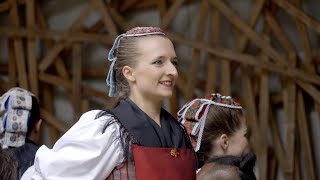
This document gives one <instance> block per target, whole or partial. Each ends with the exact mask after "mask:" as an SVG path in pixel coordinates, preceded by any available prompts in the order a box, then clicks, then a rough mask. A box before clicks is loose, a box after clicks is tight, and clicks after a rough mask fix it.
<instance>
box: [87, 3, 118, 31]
mask: <svg viewBox="0 0 320 180" xmlns="http://www.w3.org/2000/svg"><path fill="white" fill-rule="evenodd" d="M92 3H94V4H95V7H96V8H98V9H99V10H100V12H101V14H102V19H103V21H104V25H105V27H106V29H107V31H108V32H109V34H111V35H112V36H113V37H116V36H117V35H118V34H119V33H118V30H117V28H116V25H115V24H114V22H113V20H112V18H111V16H110V13H109V7H108V5H107V4H105V3H104V1H103V0H93V1H92Z"/></svg>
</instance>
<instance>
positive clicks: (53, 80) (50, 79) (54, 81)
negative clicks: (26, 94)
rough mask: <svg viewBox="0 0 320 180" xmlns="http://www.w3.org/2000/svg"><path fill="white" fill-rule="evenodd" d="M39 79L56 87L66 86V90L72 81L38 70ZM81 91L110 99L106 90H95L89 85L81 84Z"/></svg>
mask: <svg viewBox="0 0 320 180" xmlns="http://www.w3.org/2000/svg"><path fill="white" fill-rule="evenodd" d="M39 80H40V81H41V82H44V83H47V84H51V85H54V86H57V87H63V88H66V89H67V90H71V89H72V82H71V81H70V80H67V79H63V78H61V77H59V76H55V75H51V74H48V73H44V72H40V73H39ZM81 92H82V93H83V94H84V95H88V96H94V97H99V98H101V99H104V100H109V99H110V97H108V96H107V93H106V92H101V91H98V90H95V89H93V88H91V87H87V86H84V85H81Z"/></svg>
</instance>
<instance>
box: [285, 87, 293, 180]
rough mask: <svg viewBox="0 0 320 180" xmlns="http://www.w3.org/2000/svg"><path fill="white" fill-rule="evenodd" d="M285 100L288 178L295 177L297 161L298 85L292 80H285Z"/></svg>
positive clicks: (286, 172)
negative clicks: (296, 109) (295, 163)
mask: <svg viewBox="0 0 320 180" xmlns="http://www.w3.org/2000/svg"><path fill="white" fill-rule="evenodd" d="M283 86H284V88H283V102H284V111H285V114H286V122H287V124H286V128H287V131H286V147H287V148H286V160H287V161H288V166H287V169H285V170H284V176H285V177H286V178H287V179H292V178H293V175H294V174H293V172H294V161H295V126H296V123H295V119H296V116H295V107H296V98H295V97H296V86H295V84H294V83H293V82H292V81H285V82H283Z"/></svg>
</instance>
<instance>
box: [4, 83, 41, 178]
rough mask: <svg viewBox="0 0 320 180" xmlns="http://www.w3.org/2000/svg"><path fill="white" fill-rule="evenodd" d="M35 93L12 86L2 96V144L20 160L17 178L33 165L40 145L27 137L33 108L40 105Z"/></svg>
mask: <svg viewBox="0 0 320 180" xmlns="http://www.w3.org/2000/svg"><path fill="white" fill-rule="evenodd" d="M33 96H34V95H33V94H32V93H30V92H29V91H27V90H25V89H22V88H18V87H17V88H12V89H10V90H9V91H7V92H6V93H5V94H3V95H2V96H1V97H0V145H1V147H2V148H3V149H5V150H6V151H8V152H9V153H10V154H12V155H13V157H14V158H15V160H17V162H18V169H17V179H20V177H21V176H22V174H23V173H24V172H25V171H26V170H27V169H28V168H29V167H30V166H32V165H33V160H34V157H35V154H36V151H37V150H38V148H39V146H38V145H37V144H36V143H35V142H33V141H31V140H30V139H28V138H26V134H27V132H28V127H29V126H30V122H29V120H30V119H33V118H34V117H32V116H33V114H32V113H31V110H32V108H33V106H35V105H38V104H36V103H35V102H34V100H32V99H33V98H32V97H33Z"/></svg>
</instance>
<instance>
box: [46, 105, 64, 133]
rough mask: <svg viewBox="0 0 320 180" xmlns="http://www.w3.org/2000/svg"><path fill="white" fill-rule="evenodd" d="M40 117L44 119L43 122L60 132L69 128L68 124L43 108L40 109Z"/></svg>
mask: <svg viewBox="0 0 320 180" xmlns="http://www.w3.org/2000/svg"><path fill="white" fill-rule="evenodd" d="M40 117H41V118H42V119H43V120H44V122H46V123H48V124H49V125H50V126H53V127H55V128H56V129H58V130H59V131H60V132H62V133H65V132H67V131H68V129H69V127H68V125H66V124H64V123H63V122H61V121H60V120H58V119H57V118H56V117H55V116H54V115H53V114H51V113H49V112H48V111H47V110H45V109H43V108H41V109H40Z"/></svg>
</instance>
